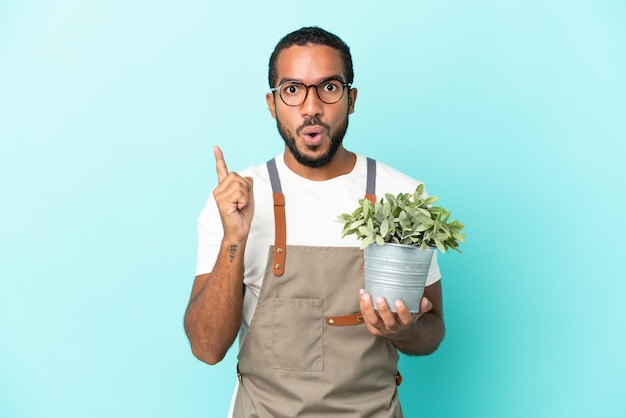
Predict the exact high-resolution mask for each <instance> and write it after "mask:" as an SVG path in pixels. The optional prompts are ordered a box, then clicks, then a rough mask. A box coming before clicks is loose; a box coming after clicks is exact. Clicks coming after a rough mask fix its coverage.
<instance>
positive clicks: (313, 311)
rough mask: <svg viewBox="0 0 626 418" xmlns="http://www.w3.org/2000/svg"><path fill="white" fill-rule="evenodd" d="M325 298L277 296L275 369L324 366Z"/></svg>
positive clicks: (307, 369) (317, 368)
mask: <svg viewBox="0 0 626 418" xmlns="http://www.w3.org/2000/svg"><path fill="white" fill-rule="evenodd" d="M323 322H324V319H323V316H322V300H321V299H284V298H276V299H274V330H273V333H274V338H273V345H274V348H273V353H272V363H273V366H274V368H275V369H289V370H301V371H309V372H313V371H321V370H324V348H323V341H322V324H323Z"/></svg>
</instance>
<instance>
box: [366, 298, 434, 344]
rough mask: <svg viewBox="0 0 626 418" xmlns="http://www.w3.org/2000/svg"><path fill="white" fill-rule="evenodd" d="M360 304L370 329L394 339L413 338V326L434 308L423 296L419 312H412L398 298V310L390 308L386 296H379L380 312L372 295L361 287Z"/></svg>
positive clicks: (377, 334) (378, 305)
mask: <svg viewBox="0 0 626 418" xmlns="http://www.w3.org/2000/svg"><path fill="white" fill-rule="evenodd" d="M359 306H360V309H361V314H363V319H364V320H365V321H364V322H365V325H366V326H367V329H369V331H370V332H371V333H372V334H374V335H376V336H379V337H384V338H387V339H389V340H392V341H403V340H407V339H411V338H412V335H413V333H412V330H411V328H412V326H413V325H414V324H415V323H416V322H417V320H418V319H419V318H420V317H421V316H422V315H424V314H425V313H426V312H430V310H431V309H432V308H433V305H432V303H431V302H430V300H428V299H427V298H425V297H423V298H422V300H421V303H420V311H419V313H413V314H412V313H410V312H409V310H408V308H407V307H406V305H405V304H404V303H403V302H402V301H401V300H397V301H395V302H394V307H395V310H396V312H395V313H394V312H392V311H391V309H389V305H387V302H386V301H385V298H382V297H379V298H377V300H376V307H377V310H378V313H377V312H376V310H375V309H374V305H373V301H372V296H371V295H370V294H369V293H366V292H365V290H363V289H361V291H360V293H359Z"/></svg>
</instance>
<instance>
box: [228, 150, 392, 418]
mask: <svg viewBox="0 0 626 418" xmlns="http://www.w3.org/2000/svg"><path fill="white" fill-rule="evenodd" d="M268 169H269V171H270V179H271V181H272V189H273V191H274V198H275V199H274V202H275V215H276V216H275V218H276V240H275V245H274V246H273V247H270V251H269V256H268V263H267V267H266V269H265V276H264V278H263V284H262V287H261V292H260V294H259V300H258V303H257V307H256V310H255V313H254V316H253V318H252V321H251V323H250V327H249V328H248V331H247V334H246V336H245V339H244V341H243V344H242V346H241V349H240V352H239V364H238V366H237V368H238V376H239V389H238V392H237V397H236V400H235V404H234V408H233V416H234V417H235V418H240V417H242V418H243V417H245V418H250V417H259V418H277V417H321V416H327V417H346V418H347V417H354V418H362V417H394V418H397V417H403V414H402V410H401V408H400V402H399V399H398V394H397V385H396V382H397V377H398V371H397V370H398V369H397V363H398V353H397V350H396V348H395V347H394V346H393V345H392V344H391V343H390V342H388V341H387V340H386V339H384V338H379V337H375V336H373V335H372V334H371V333H370V332H369V331H368V330H367V328H366V327H365V325H363V318H362V317H361V315H360V314H359V304H358V293H359V289H360V288H362V287H363V273H362V264H363V259H362V257H363V256H362V251H361V250H360V249H359V248H353V247H316V246H297V245H289V246H286V245H285V244H286V231H285V222H284V219H285V218H284V208H285V206H284V197H283V195H282V191H281V188H280V181H279V179H278V172H277V170H276V166H275V161H274V160H270V161H269V162H268ZM374 183H375V162H374V161H373V160H368V187H367V197H368V198H370V199H371V198H373V195H374V189H373V188H374V186H373V184H374Z"/></svg>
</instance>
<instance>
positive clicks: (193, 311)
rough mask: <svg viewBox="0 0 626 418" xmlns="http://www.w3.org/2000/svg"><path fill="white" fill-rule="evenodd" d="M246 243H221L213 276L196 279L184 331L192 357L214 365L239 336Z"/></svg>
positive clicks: (226, 241)
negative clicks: (189, 344)
mask: <svg viewBox="0 0 626 418" xmlns="http://www.w3.org/2000/svg"><path fill="white" fill-rule="evenodd" d="M244 248H245V242H235V241H229V240H224V241H222V244H221V248H220V253H219V255H218V258H217V261H216V263H215V266H214V268H213V271H212V272H211V273H210V274H207V275H202V276H198V277H196V281H195V282H194V287H193V290H192V295H191V299H190V301H189V305H188V307H187V311H186V313H185V332H186V333H187V337H188V338H189V341H190V343H191V350H192V352H193V354H194V355H195V356H196V357H197V358H198V359H200V360H202V361H204V362H206V363H209V364H215V363H217V362H219V361H220V360H222V358H224V356H225V355H226V352H227V351H228V349H229V348H230V346H231V345H232V343H233V341H235V338H236V337H237V332H238V330H239V326H240V325H241V317H242V304H243V258H244Z"/></svg>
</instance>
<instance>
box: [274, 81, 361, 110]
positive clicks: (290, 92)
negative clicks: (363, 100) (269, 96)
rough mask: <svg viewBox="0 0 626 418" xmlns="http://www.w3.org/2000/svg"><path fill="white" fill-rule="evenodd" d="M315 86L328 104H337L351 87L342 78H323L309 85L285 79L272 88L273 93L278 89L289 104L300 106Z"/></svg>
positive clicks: (318, 95) (316, 91) (318, 94)
mask: <svg viewBox="0 0 626 418" xmlns="http://www.w3.org/2000/svg"><path fill="white" fill-rule="evenodd" d="M311 87H315V93H317V97H318V98H319V99H320V100H321V101H322V102H324V103H326V104H335V103H337V102H338V101H339V100H341V98H342V97H343V92H344V90H345V88H346V87H348V88H350V83H344V82H343V81H341V80H335V79H330V80H322V81H320V82H319V83H317V84H309V85H308V86H307V85H306V84H304V83H300V82H298V81H285V82H284V83H282V84H280V85H279V86H278V87H275V88H272V89H270V91H271V92H272V93H274V92H275V91H278V94H279V95H280V98H281V100H282V101H283V102H284V103H285V104H286V105H287V106H300V105H301V104H302V103H304V101H305V100H306V98H307V96H308V94H309V89H310V88H311Z"/></svg>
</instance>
